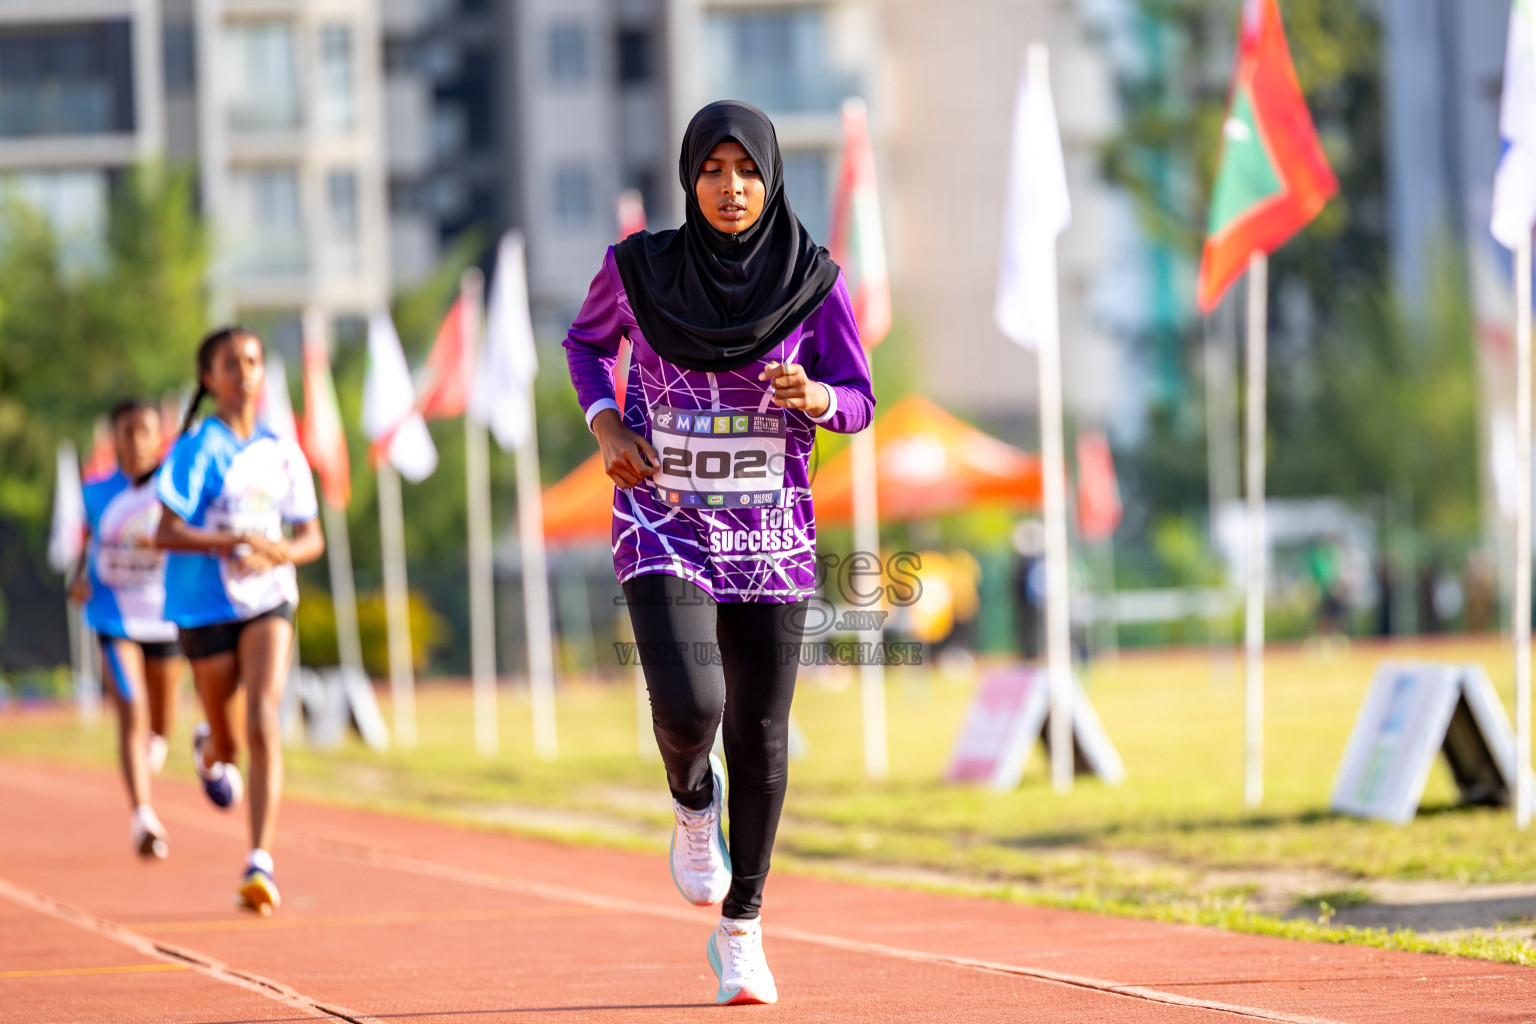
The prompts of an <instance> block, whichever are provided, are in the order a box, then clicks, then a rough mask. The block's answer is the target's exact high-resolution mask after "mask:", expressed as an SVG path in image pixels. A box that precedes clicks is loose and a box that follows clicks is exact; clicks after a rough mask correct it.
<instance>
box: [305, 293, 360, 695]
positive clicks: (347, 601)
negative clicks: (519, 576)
mask: <svg viewBox="0 0 1536 1024" xmlns="http://www.w3.org/2000/svg"><path fill="white" fill-rule="evenodd" d="M328 328H329V325H328V324H327V323H326V319H325V314H324V313H323V312H322V311H321V310H320V309H319V308H318V307H314V306H311V307H310V308H309V309H307V310H305V313H304V338H305V344H306V345H320V346H322V347H323V350H324V351H325V353H326V358H327V360H329V358H330V347H331V340H330V331H329V329H328ZM305 372H306V373H307V372H308V370H307V368H306V371H305ZM312 414H313V413H312V412H310V411H309V410H306V415H312ZM320 515H321V521H322V522H323V523H324V525H325V537H326V544H325V554H326V561H327V565H328V566H329V568H330V571H331V607H332V609H333V610H334V613H335V620H336V654H337V656H338V658H339V660H340V662H341V665H342V667H343V668H347V669H353V670H355V671H357V672H358V673H363V671H364V670H363V642H362V638H361V636H360V635H359V633H358V627H357V590H356V587H355V586H354V584H353V581H352V540H351V537H350V536H349V534H348V531H347V513H346V510H345V509H338V508H333V507H331V503H330V502H329V501H324V500H322V501H321V502H320ZM363 678H365V679H366V678H367V676H366V674H364V675H363Z"/></svg>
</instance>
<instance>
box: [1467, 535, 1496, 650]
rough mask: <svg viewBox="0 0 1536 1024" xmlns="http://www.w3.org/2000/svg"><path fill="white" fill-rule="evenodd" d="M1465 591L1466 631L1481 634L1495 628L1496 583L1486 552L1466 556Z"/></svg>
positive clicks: (1491, 562) (1491, 561)
mask: <svg viewBox="0 0 1536 1024" xmlns="http://www.w3.org/2000/svg"><path fill="white" fill-rule="evenodd" d="M1466 590H1467V602H1466V605H1467V620H1466V628H1467V630H1468V631H1470V632H1473V633H1483V632H1487V631H1489V630H1491V629H1494V628H1496V626H1497V622H1498V607H1497V602H1498V581H1497V579H1495V576H1494V571H1493V559H1492V558H1490V557H1489V555H1488V552H1487V551H1483V550H1478V551H1474V552H1472V554H1470V555H1468V556H1467V584H1466Z"/></svg>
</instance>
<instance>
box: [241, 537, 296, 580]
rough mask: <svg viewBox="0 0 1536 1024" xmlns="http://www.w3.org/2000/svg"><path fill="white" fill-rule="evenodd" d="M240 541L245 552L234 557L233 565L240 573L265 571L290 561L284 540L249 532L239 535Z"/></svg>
mask: <svg viewBox="0 0 1536 1024" xmlns="http://www.w3.org/2000/svg"><path fill="white" fill-rule="evenodd" d="M240 542H241V544H243V545H244V546H245V547H246V553H245V554H243V555H241V556H240V557H238V558H236V559H235V567H236V568H237V569H239V570H240V572H241V573H257V572H266V571H267V570H268V569H276V568H277V567H278V566H280V565H287V564H288V563H289V562H290V561H292V559H291V558H290V557H289V555H288V543H287V542H286V541H281V540H273V539H272V538H271V537H262V536H259V535H256V534H251V535H248V536H245V537H241V538H240Z"/></svg>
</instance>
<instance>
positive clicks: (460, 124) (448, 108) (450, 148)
mask: <svg viewBox="0 0 1536 1024" xmlns="http://www.w3.org/2000/svg"><path fill="white" fill-rule="evenodd" d="M468 135H469V122H468V120H467V119H466V118H465V117H464V109H463V108H462V107H460V106H459V105H458V104H456V103H455V104H452V105H450V104H447V103H439V104H437V105H436V106H434V107H433V108H432V154H433V155H434V156H436V157H437V158H438V159H439V160H446V159H449V158H450V157H454V156H457V155H458V154H460V153H462V152H463V151H464V143H465V141H466V139H467V137H468Z"/></svg>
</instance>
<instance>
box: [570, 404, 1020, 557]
mask: <svg viewBox="0 0 1536 1024" xmlns="http://www.w3.org/2000/svg"><path fill="white" fill-rule="evenodd" d="M875 464H876V467H877V470H876V471H877V473H878V479H879V488H880V490H879V502H880V518H881V519H883V520H886V521H898V520H907V519H925V518H929V517H931V516H941V515H944V514H946V513H949V512H958V511H961V510H964V509H967V508H972V507H974V506H976V505H1012V506H1015V507H1034V506H1037V505H1039V503H1040V459H1039V458H1038V457H1037V456H1034V455H1031V454H1029V453H1028V452H1024V451H1021V450H1019V449H1018V448H1015V447H1013V446H1012V445H1010V444H1005V443H1003V442H1002V441H999V440H998V439H997V438H995V437H991V436H989V435H987V434H984V433H982V432H981V431H979V430H977V429H976V428H974V427H972V426H969V425H968V424H966V423H963V422H961V421H960V420H958V419H956V418H955V417H954V416H951V415H950V414H949V413H947V412H945V411H944V410H943V409H940V408H939V407H938V406H937V405H935V404H934V403H933V402H931V401H929V400H928V399H926V398H924V397H923V396H921V395H908V396H907V397H906V398H903V399H902V400H901V401H899V402H897V403H896V404H895V405H894V406H893V407H892V408H891V410H890V411H889V412H887V413H886V414H885V415H883V416H882V417H880V421H879V424H878V426H877V428H876V430H875ZM811 493H812V496H813V497H814V498H815V502H816V518H817V520H818V521H820V522H846V521H848V520H849V519H851V518H852V516H853V453H852V451H851V450H850V449H847V448H845V449H843V450H842V451H840V452H838V453H837V455H836V456H834V457H833V458H832V459H831V460H829V461H828V462H826V463H825V464H823V465H822V467H821V470H820V472H818V473H817V475H816V479H815V480H814V481H813V482H812V484H811ZM612 507H613V481H611V480H609V479H608V475H607V474H606V473H604V472H603V460H602V455H601V454H598V453H594V454H593V455H592V457H591V458H589V459H587V460H586V461H585V462H583V463H582V464H581V465H579V466H577V467H576V468H575V469H574V470H572V471H571V472H570V474H569V475H568V476H566V478H565V479H563V480H561V481H560V482H559V483H556V484H553V485H551V486H550V487H548V488H546V489H545V491H544V538H545V540H546V541H547V542H548V543H550V544H553V545H570V544H582V543H595V542H601V541H606V540H607V539H608V537H609V536H610V534H611V531H612V511H611V510H612Z"/></svg>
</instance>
